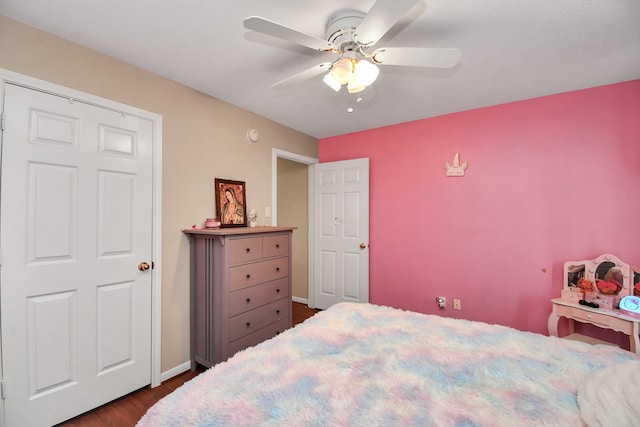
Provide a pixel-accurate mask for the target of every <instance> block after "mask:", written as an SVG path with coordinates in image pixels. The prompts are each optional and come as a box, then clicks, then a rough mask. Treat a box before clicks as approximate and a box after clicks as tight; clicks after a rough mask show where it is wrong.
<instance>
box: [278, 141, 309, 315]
mask: <svg viewBox="0 0 640 427" xmlns="http://www.w3.org/2000/svg"><path fill="white" fill-rule="evenodd" d="M272 161H273V164H272V173H273V176H272V193H271V194H272V197H273V199H272V206H273V210H272V225H283V226H284V225H286V226H288V227H296V228H297V230H295V231H294V232H293V249H292V251H291V253H292V268H293V272H292V273H293V274H292V281H293V295H292V299H293V301H295V302H300V303H303V304H308V302H309V250H310V231H311V230H310V225H311V224H312V223H313V222H312V221H311V220H310V218H311V215H312V212H311V211H310V206H311V203H310V201H311V199H310V197H311V193H310V189H309V166H310V165H314V164H316V163H318V159H315V158H312V157H307V156H302V155H299V154H295V153H290V152H287V151H282V150H278V149H273V156H272Z"/></svg>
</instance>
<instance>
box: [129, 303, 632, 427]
mask: <svg viewBox="0 0 640 427" xmlns="http://www.w3.org/2000/svg"><path fill="white" fill-rule="evenodd" d="M629 360H637V358H636V356H635V355H633V354H632V353H630V352H627V351H623V350H620V349H617V348H614V347H611V346H590V345H588V344H585V343H581V342H576V341H569V340H561V339H559V338H555V337H546V336H543V335H539V334H533V333H528V332H521V331H517V330H514V329H511V328H507V327H504V326H497V325H488V324H485V323H480V322H471V321H465V320H455V319H450V318H443V317H439V316H435V315H423V314H418V313H412V312H406V311H402V310H397V309H392V308H389V307H381V306H375V305H370V304H350V303H342V304H337V305H335V306H333V307H332V308H330V309H329V310H326V311H324V312H321V313H319V314H317V315H315V316H314V317H312V318H311V319H309V320H307V321H306V322H305V323H303V324H301V325H298V326H296V327H295V328H293V329H291V330H289V331H287V332H285V333H283V334H281V335H279V336H277V337H276V338H273V339H271V340H269V341H266V342H264V343H262V344H260V345H258V346H256V347H253V348H249V349H247V350H245V351H242V352H240V353H238V354H236V355H235V356H234V357H232V358H231V359H230V360H229V361H227V362H224V363H220V364H218V365H216V366H214V367H212V368H211V369H209V370H208V371H206V372H204V373H203V374H201V375H199V376H198V377H196V378H195V379H193V380H191V381H189V382H188V383H186V384H185V385H183V386H182V387H180V388H179V389H177V390H176V391H174V392H173V393H172V394H170V395H169V396H167V397H165V398H163V399H162V400H160V401H159V402H158V403H157V404H156V405H155V406H153V407H152V408H151V409H149V411H148V412H147V414H146V415H145V416H144V417H143V418H142V419H141V420H140V422H139V424H138V425H139V426H140V427H143V426H153V427H159V426H259V425H264V426H517V425H526V426H532V425H535V426H565V427H566V426H581V425H583V422H582V420H581V418H580V410H579V407H578V403H577V400H576V394H577V389H578V386H579V384H580V383H581V382H582V381H583V380H584V379H585V377H586V376H588V375H590V374H591V373H593V372H595V371H597V370H599V369H602V368H605V367H607V366H612V365H615V364H619V363H623V362H626V361H629Z"/></svg>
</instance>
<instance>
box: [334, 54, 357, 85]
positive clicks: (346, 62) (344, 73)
mask: <svg viewBox="0 0 640 427" xmlns="http://www.w3.org/2000/svg"><path fill="white" fill-rule="evenodd" d="M353 69H354V66H353V60H352V59H351V58H340V59H339V60H338V61H337V62H336V63H335V64H333V67H331V76H332V77H333V80H335V82H336V83H338V84H341V85H343V84H346V83H348V82H349V80H350V79H351V77H352V76H353Z"/></svg>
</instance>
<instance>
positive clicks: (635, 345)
mask: <svg viewBox="0 0 640 427" xmlns="http://www.w3.org/2000/svg"><path fill="white" fill-rule="evenodd" d="M638 325H639V323H638V322H633V327H632V328H631V334H630V335H629V351H631V352H632V353H636V354H640V340H639V339H638V334H639V333H640V331H639V330H638V329H639V328H640V327H639V326H638Z"/></svg>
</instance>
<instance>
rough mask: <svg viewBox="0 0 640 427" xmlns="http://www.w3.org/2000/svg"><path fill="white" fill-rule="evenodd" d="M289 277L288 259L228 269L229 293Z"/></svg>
mask: <svg viewBox="0 0 640 427" xmlns="http://www.w3.org/2000/svg"><path fill="white" fill-rule="evenodd" d="M288 276H289V257H283V258H275V259H270V260H267V261H261V262H254V263H251V264H245V265H239V266H236V267H231V268H230V269H229V291H230V292H232V291H237V290H240V289H244V288H248V287H249V286H254V285H257V284H259V283H263V282H270V281H272V280H276V279H280V278H282V277H288Z"/></svg>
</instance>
